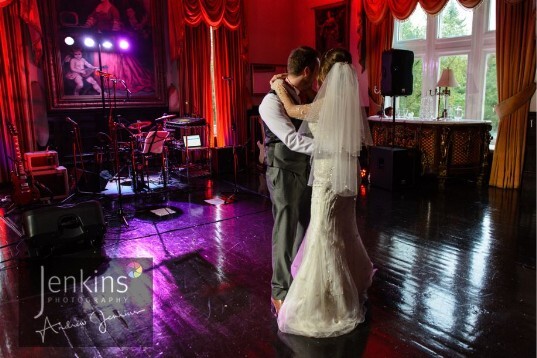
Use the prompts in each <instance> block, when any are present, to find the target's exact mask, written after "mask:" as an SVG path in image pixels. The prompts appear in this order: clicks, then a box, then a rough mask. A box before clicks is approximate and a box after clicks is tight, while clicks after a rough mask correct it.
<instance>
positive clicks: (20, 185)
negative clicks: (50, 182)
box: [7, 121, 39, 205]
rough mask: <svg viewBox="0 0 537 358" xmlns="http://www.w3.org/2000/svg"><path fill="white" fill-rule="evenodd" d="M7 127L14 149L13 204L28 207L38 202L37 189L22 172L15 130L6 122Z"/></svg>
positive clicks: (22, 166)
mask: <svg viewBox="0 0 537 358" xmlns="http://www.w3.org/2000/svg"><path fill="white" fill-rule="evenodd" d="M7 127H8V129H9V133H10V134H11V138H12V140H13V148H14V149H15V167H14V169H13V171H12V172H11V182H12V183H13V195H12V198H13V202H14V203H15V204H17V205H28V204H30V203H32V202H34V201H37V200H39V189H37V188H36V187H35V186H34V185H30V183H29V180H28V176H27V175H26V172H25V170H24V164H23V162H22V156H21V150H20V146H19V136H18V133H17V128H16V127H15V125H14V124H13V123H11V122H9V121H8V122H7Z"/></svg>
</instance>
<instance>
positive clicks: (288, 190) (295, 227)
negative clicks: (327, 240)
mask: <svg viewBox="0 0 537 358" xmlns="http://www.w3.org/2000/svg"><path fill="white" fill-rule="evenodd" d="M266 149H267V153H266V154H267V157H266V159H267V185H268V187H269V190H270V198H271V201H272V214H273V216H274V227H273V229H272V297H274V298H275V299H279V300H283V299H284V298H285V296H286V295H287V291H288V290H289V286H290V285H291V281H292V277H291V263H292V261H293V259H294V258H295V255H296V253H297V251H298V248H299V247H300V243H301V242H302V239H303V237H304V234H305V231H306V228H307V227H308V223H309V219H310V204H311V187H309V186H308V176H309V160H310V157H309V156H308V155H305V154H301V153H297V152H293V151H291V150H290V149H288V148H287V147H286V146H285V144H283V143H281V142H278V143H271V144H268V145H267V146H266Z"/></svg>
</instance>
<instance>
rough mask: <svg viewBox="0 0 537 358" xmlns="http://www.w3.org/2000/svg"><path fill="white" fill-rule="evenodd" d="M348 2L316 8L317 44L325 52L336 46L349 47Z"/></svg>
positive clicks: (320, 50)
mask: <svg viewBox="0 0 537 358" xmlns="http://www.w3.org/2000/svg"><path fill="white" fill-rule="evenodd" d="M348 19H349V9H348V4H347V3H346V2H345V3H338V4H337V5H330V6H323V7H319V8H315V46H316V48H317V50H318V51H319V52H320V53H321V54H323V53H325V52H326V51H327V50H329V49H331V48H335V47H342V48H345V49H348V48H349V20H348Z"/></svg>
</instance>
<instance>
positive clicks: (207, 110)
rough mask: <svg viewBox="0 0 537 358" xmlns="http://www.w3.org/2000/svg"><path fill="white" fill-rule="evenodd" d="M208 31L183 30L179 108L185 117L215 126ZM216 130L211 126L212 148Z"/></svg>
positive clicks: (197, 28)
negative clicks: (196, 118) (197, 118)
mask: <svg viewBox="0 0 537 358" xmlns="http://www.w3.org/2000/svg"><path fill="white" fill-rule="evenodd" d="M209 36H210V35H209V27H207V26H205V25H204V24H201V25H199V26H197V27H190V26H187V27H185V29H184V40H185V43H186V44H189V46H186V47H184V49H183V51H182V54H181V58H180V59H179V61H178V64H177V65H178V70H179V105H180V108H181V112H182V113H186V114H191V115H196V116H202V117H204V118H205V119H206V120H207V123H209V124H212V123H213V121H214V113H213V110H212V96H211V94H210V89H211V72H210V71H209V68H208V67H207V64H208V63H210V60H211V47H210V43H209V40H208V39H209ZM212 131H213V126H212V125H209V132H210V133H209V139H210V140H209V142H210V143H209V146H212V145H213V141H212V137H213V135H214V133H212Z"/></svg>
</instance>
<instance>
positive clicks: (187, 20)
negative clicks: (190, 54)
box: [168, 0, 243, 60]
mask: <svg viewBox="0 0 537 358" xmlns="http://www.w3.org/2000/svg"><path fill="white" fill-rule="evenodd" d="M242 13H243V11H242V2H241V0H168V20H169V21H168V25H169V28H168V31H169V33H170V55H171V58H172V60H177V59H178V58H179V56H180V54H181V49H182V48H183V41H184V37H185V25H189V26H198V25H199V24H201V23H202V22H203V23H205V24H207V25H208V26H212V27H219V26H221V25H223V26H225V27H227V28H228V29H230V30H237V29H239V27H240V26H241V23H242V21H241V17H242Z"/></svg>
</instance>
